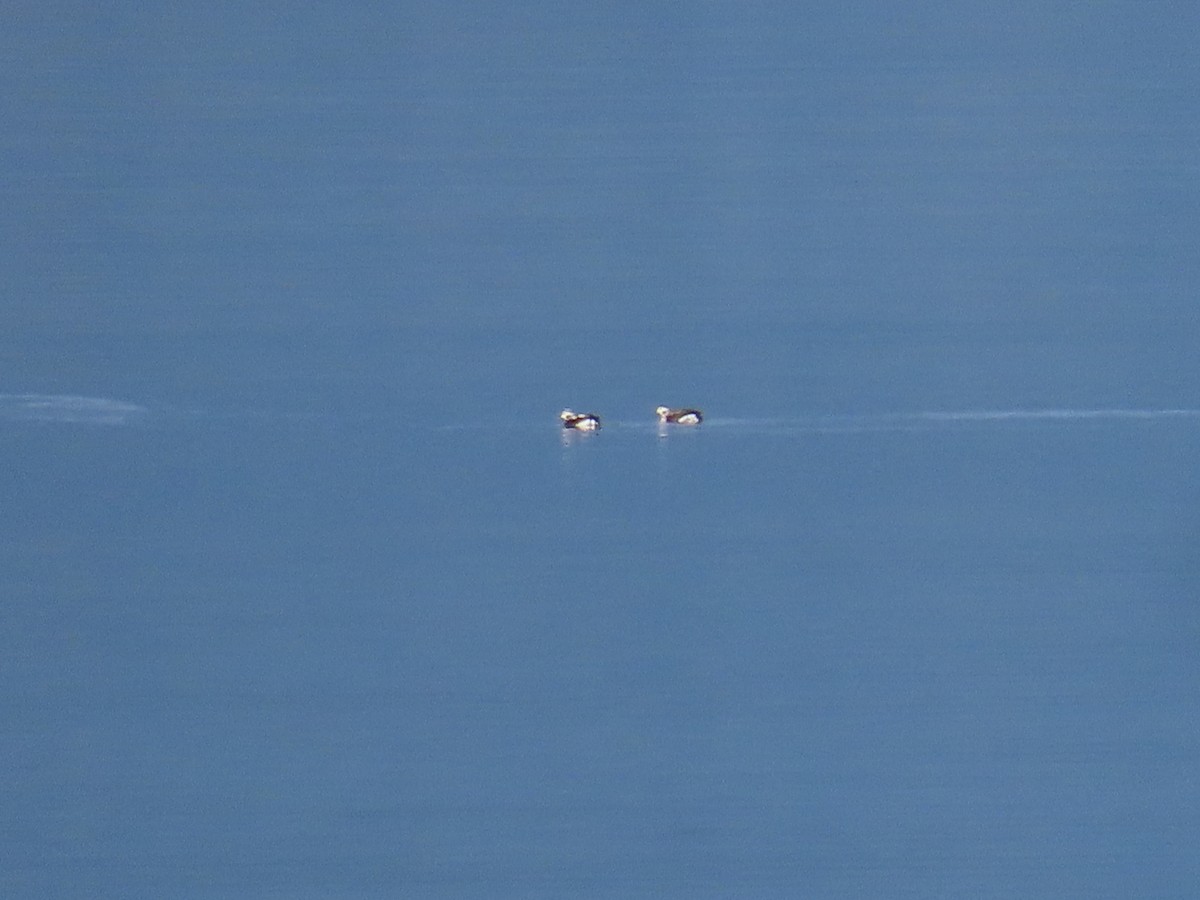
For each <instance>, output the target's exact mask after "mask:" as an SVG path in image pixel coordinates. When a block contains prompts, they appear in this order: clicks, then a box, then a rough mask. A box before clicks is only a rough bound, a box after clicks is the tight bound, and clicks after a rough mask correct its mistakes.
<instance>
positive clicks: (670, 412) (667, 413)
mask: <svg viewBox="0 0 1200 900" xmlns="http://www.w3.org/2000/svg"><path fill="white" fill-rule="evenodd" d="M655 412H656V413H658V421H660V422H664V423H666V422H669V423H671V424H672V425H699V424H700V423H701V422H703V421H704V414H703V413H701V412H700V410H698V409H671V408H670V407H668V406H660V407H658V409H656V410H655Z"/></svg>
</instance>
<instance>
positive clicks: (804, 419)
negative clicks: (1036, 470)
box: [703, 408, 1200, 434]
mask: <svg viewBox="0 0 1200 900" xmlns="http://www.w3.org/2000/svg"><path fill="white" fill-rule="evenodd" d="M1172 419H1173V420H1186V419H1191V420H1198V421H1200V409H1171V408H1164V409H1124V408H1118V409H968V410H923V411H917V412H904V413H871V414H864V415H854V414H839V415H813V416H795V417H778V418H775V417H773V418H761V419H740V418H731V417H712V418H708V419H705V422H704V426H703V427H706V428H714V429H730V430H744V431H748V432H756V433H775V434H789V433H791V434H853V433H856V432H887V431H932V430H935V429H966V428H972V427H985V426H1001V425H1005V424H1012V425H1019V424H1039V423H1041V424H1051V423H1054V424H1061V425H1069V424H1083V423H1088V422H1091V423H1097V422H1105V421H1107V422H1112V423H1119V422H1122V421H1124V422H1146V421H1154V420H1172Z"/></svg>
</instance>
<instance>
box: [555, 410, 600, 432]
mask: <svg viewBox="0 0 1200 900" xmlns="http://www.w3.org/2000/svg"><path fill="white" fill-rule="evenodd" d="M558 417H559V418H560V419H562V423H563V428H574V429H575V430H577V431H598V430H599V428H600V417H599V416H598V415H596V414H595V413H577V412H571V410H569V409H564V410H563V411H562V412H560V413H559V414H558Z"/></svg>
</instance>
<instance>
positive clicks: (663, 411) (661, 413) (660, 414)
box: [654, 406, 671, 419]
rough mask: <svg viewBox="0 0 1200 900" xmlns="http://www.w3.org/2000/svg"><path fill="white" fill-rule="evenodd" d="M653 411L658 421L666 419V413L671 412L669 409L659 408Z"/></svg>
mask: <svg viewBox="0 0 1200 900" xmlns="http://www.w3.org/2000/svg"><path fill="white" fill-rule="evenodd" d="M654 411H655V412H656V413H658V417H659V418H660V419H665V418H666V417H667V413H669V412H670V411H671V410H670V408H669V407H666V406H659V407H657V408H656V409H655V410H654Z"/></svg>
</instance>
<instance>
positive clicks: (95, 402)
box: [0, 394, 149, 425]
mask: <svg viewBox="0 0 1200 900" xmlns="http://www.w3.org/2000/svg"><path fill="white" fill-rule="evenodd" d="M148 413H149V410H148V409H147V408H146V407H144V406H139V405H138V404H136V403H130V402H128V401H126V400H112V399H110V398H108V397H80V396H76V395H73V394H0V419H15V420H18V421H25V422H69V423H75V424H84V425H124V424H127V423H129V422H131V421H134V420H136V419H139V418H141V417H143V416H145V415H147V414H148Z"/></svg>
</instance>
